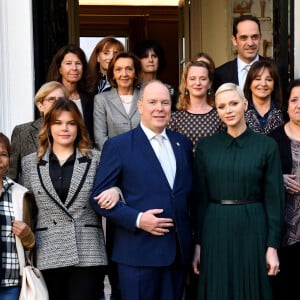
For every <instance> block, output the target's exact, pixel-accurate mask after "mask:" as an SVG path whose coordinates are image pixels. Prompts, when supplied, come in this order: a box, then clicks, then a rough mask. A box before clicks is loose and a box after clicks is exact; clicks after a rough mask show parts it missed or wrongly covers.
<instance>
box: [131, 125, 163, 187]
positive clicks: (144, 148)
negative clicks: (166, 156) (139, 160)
mask: <svg viewBox="0 0 300 300" xmlns="http://www.w3.org/2000/svg"><path fill="white" fill-rule="evenodd" d="M135 131H136V133H137V136H136V139H135V145H134V147H135V149H140V155H141V156H142V157H145V160H146V163H147V164H149V165H150V169H153V168H154V170H153V171H154V172H158V173H160V174H161V176H162V177H163V178H165V180H166V182H167V183H168V180H167V177H166V176H165V173H164V171H163V169H162V167H161V164H160V162H159V160H158V158H157V156H156V154H155V152H154V150H153V148H152V145H151V143H150V141H149V140H148V138H147V136H146V134H145V133H144V131H143V129H142V128H141V126H140V125H139V126H138V127H137V128H136V129H135ZM168 184H169V183H168Z"/></svg>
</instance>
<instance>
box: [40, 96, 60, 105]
mask: <svg viewBox="0 0 300 300" xmlns="http://www.w3.org/2000/svg"><path fill="white" fill-rule="evenodd" d="M59 99H62V97H48V98H45V99H44V100H43V101H42V102H44V101H47V102H49V103H50V104H53V103H54V102H55V101H56V100H59Z"/></svg>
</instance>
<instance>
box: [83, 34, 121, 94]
mask: <svg viewBox="0 0 300 300" xmlns="http://www.w3.org/2000/svg"><path fill="white" fill-rule="evenodd" d="M111 47H115V48H116V49H117V51H118V52H124V46H123V44H122V43H121V42H120V41H118V40H117V39H115V38H114V37H106V38H104V39H102V40H101V41H99V42H98V43H97V45H96V46H95V48H94V50H93V52H92V54H91V56H90V59H89V62H88V68H89V80H88V81H89V85H90V89H91V90H90V91H91V92H93V93H95V92H96V91H97V86H98V81H99V76H98V74H99V71H100V64H99V62H98V60H97V58H98V55H99V53H100V52H102V51H106V50H107V49H109V48H111Z"/></svg>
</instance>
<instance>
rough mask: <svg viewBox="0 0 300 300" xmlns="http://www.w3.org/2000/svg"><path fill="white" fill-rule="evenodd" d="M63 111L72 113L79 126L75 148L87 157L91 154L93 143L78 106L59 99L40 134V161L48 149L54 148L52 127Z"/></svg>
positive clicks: (45, 120)
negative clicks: (90, 148) (90, 149)
mask: <svg viewBox="0 0 300 300" xmlns="http://www.w3.org/2000/svg"><path fill="white" fill-rule="evenodd" d="M63 111H68V112H70V113H71V114H72V117H73V118H74V121H75V123H76V125H77V137H76V140H75V142H74V147H76V148H78V149H79V151H80V152H82V153H83V154H85V155H86V154H89V153H90V151H89V147H90V144H91V142H90V139H89V135H88V131H87V129H86V127H85V124H84V121H83V118H82V116H81V113H80V111H79V109H78V107H77V105H76V104H75V103H74V102H73V101H70V100H68V99H59V100H57V101H55V102H54V103H53V105H52V107H51V108H50V110H49V112H48V113H47V114H46V115H45V118H44V122H43V125H42V128H41V130H40V133H39V147H38V151H37V159H38V160H40V159H41V158H42V156H43V155H44V154H45V152H46V150H47V148H49V147H51V146H52V144H53V138H52V135H51V126H52V125H53V124H54V123H55V120H56V118H57V116H58V115H59V114H60V113H61V112H63Z"/></svg>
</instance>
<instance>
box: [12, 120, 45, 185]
mask: <svg viewBox="0 0 300 300" xmlns="http://www.w3.org/2000/svg"><path fill="white" fill-rule="evenodd" d="M41 125H42V118H39V119H37V120H35V121H33V122H29V123H24V124H20V125H17V126H16V127H15V128H14V130H13V132H12V135H11V156H10V164H9V165H10V166H9V169H8V176H9V177H10V178H11V179H13V180H14V181H16V182H20V183H22V179H21V171H22V169H21V160H22V158H23V157H24V156H26V155H28V154H30V153H33V152H36V150H37V148H38V134H39V130H40V128H41Z"/></svg>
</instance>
